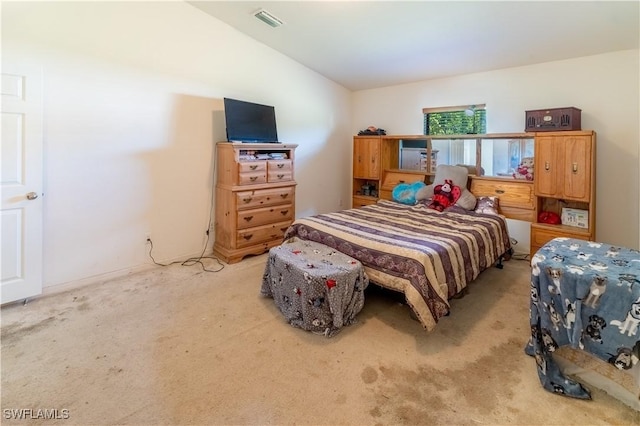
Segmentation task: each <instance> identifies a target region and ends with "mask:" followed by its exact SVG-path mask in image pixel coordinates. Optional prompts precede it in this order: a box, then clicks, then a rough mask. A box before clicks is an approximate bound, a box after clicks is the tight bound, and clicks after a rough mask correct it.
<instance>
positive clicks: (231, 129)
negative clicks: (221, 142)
mask: <svg viewBox="0 0 640 426" xmlns="http://www.w3.org/2000/svg"><path fill="white" fill-rule="evenodd" d="M224 117H225V123H226V125H227V141H229V142H262V143H266V142H278V132H277V130H276V112H275V108H274V107H272V106H268V105H260V104H254V103H251V102H245V101H239V100H237V99H229V98H224Z"/></svg>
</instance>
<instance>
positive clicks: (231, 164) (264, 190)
mask: <svg viewBox="0 0 640 426" xmlns="http://www.w3.org/2000/svg"><path fill="white" fill-rule="evenodd" d="M297 146H298V145H294V144H280V143H277V144H276V143H235V142H218V143H217V144H216V158H217V170H216V195H215V225H214V227H215V229H214V235H215V243H214V245H213V251H214V254H216V255H217V256H219V257H220V258H222V259H223V260H224V261H226V262H227V263H235V262H239V261H240V260H242V258H244V257H245V256H248V255H252V254H254V255H255V254H262V253H265V252H267V251H268V250H269V249H270V248H271V247H273V246H276V245H279V244H280V243H282V239H283V237H284V233H285V231H286V230H287V228H288V227H289V225H291V223H292V222H293V220H294V218H295V205H296V203H295V189H296V182H295V178H294V153H295V149H296V147H297Z"/></svg>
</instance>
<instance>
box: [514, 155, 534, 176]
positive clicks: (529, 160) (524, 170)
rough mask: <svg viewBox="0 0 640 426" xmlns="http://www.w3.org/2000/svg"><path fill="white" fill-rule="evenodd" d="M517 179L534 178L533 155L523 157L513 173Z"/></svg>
mask: <svg viewBox="0 0 640 426" xmlns="http://www.w3.org/2000/svg"><path fill="white" fill-rule="evenodd" d="M513 177H514V178H515V179H523V180H533V157H523V158H522V161H521V162H520V164H519V165H518V168H517V169H516V171H515V172H514V173H513Z"/></svg>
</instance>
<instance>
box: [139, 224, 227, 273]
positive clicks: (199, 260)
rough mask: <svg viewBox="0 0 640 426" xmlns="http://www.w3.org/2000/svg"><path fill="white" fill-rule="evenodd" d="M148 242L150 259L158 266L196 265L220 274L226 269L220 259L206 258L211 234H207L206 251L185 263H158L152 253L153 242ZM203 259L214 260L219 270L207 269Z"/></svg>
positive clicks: (184, 261)
mask: <svg viewBox="0 0 640 426" xmlns="http://www.w3.org/2000/svg"><path fill="white" fill-rule="evenodd" d="M147 242H148V243H149V257H150V258H151V261H152V262H153V263H154V264H155V265H158V266H170V265H175V264H178V263H179V264H181V265H182V266H193V265H196V264H199V265H200V266H202V270H203V271H205V272H220V271H222V270H223V269H224V264H222V263H221V262H220V259H218V258H217V257H215V256H204V252H205V250H206V248H207V244H208V243H209V234H208V233H207V241H206V242H205V244H204V247H205V248H204V249H203V250H202V253H200V256H198V257H190V258H189V259H187V260H183V261H175V262H171V263H159V262H156V259H155V258H154V257H153V254H152V251H153V241H151V238H147ZM202 259H212V260H215V261H216V262H218V266H219V268H218V269H207V268H206V266H205V265H204V262H202Z"/></svg>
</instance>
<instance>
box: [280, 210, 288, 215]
mask: <svg viewBox="0 0 640 426" xmlns="http://www.w3.org/2000/svg"><path fill="white" fill-rule="evenodd" d="M287 213H289V210H288V209H287V210H282V211H281V212H280V214H281V215H282V216H284V215H286V214H287Z"/></svg>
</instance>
